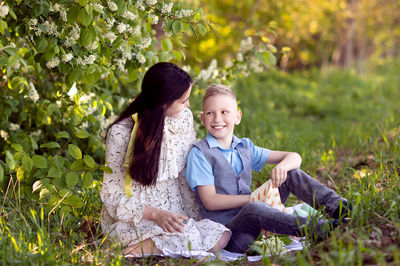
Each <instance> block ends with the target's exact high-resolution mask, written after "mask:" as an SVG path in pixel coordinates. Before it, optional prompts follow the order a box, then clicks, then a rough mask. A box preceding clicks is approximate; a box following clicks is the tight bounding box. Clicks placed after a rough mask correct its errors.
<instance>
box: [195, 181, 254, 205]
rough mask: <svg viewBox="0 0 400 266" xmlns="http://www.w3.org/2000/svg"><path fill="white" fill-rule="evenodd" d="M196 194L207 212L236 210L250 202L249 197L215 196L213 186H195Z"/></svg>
mask: <svg viewBox="0 0 400 266" xmlns="http://www.w3.org/2000/svg"><path fill="white" fill-rule="evenodd" d="M197 192H198V193H199V197H200V200H201V202H202V203H203V205H204V207H206V209H207V210H209V211H218V210H227V209H233V208H238V207H242V206H243V205H245V204H246V203H248V202H249V201H250V195H225V194H217V193H216V191H215V186H214V185H205V186H197Z"/></svg>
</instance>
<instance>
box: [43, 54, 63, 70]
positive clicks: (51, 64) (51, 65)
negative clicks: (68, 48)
mask: <svg viewBox="0 0 400 266" xmlns="http://www.w3.org/2000/svg"><path fill="white" fill-rule="evenodd" d="M59 64H60V58H58V57H57V56H56V57H53V58H52V59H51V60H50V61H48V62H47V63H46V66H47V68H54V67H57V66H58V65H59Z"/></svg>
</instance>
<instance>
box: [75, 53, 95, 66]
mask: <svg viewBox="0 0 400 266" xmlns="http://www.w3.org/2000/svg"><path fill="white" fill-rule="evenodd" d="M94 61H96V56H95V55H93V54H91V55H89V56H85V58H84V59H82V58H78V59H77V60H76V63H77V64H78V65H91V64H93V63H94Z"/></svg>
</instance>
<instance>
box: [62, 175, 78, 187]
mask: <svg viewBox="0 0 400 266" xmlns="http://www.w3.org/2000/svg"><path fill="white" fill-rule="evenodd" d="M65 182H67V186H68V187H69V188H74V187H75V186H76V184H78V182H79V176H78V175H77V174H76V173H75V172H69V173H68V174H67V175H66V176H65Z"/></svg>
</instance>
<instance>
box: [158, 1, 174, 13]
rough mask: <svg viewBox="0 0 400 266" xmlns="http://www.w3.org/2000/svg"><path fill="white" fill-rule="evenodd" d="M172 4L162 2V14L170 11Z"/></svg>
mask: <svg viewBox="0 0 400 266" xmlns="http://www.w3.org/2000/svg"><path fill="white" fill-rule="evenodd" d="M173 6H174V3H168V4H166V3H164V4H163V6H162V8H161V13H162V14H169V13H171V11H172V7H173Z"/></svg>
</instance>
